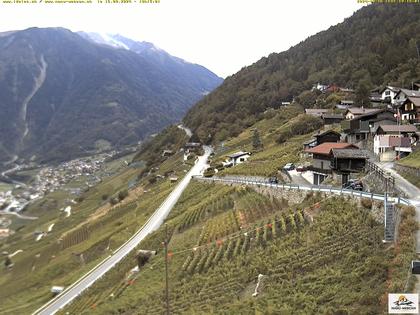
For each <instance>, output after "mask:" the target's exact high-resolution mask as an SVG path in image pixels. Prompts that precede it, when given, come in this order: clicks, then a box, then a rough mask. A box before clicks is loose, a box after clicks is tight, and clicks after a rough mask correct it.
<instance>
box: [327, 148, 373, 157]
mask: <svg viewBox="0 0 420 315" xmlns="http://www.w3.org/2000/svg"><path fill="white" fill-rule="evenodd" d="M332 154H333V156H334V157H335V158H338V159H350V158H351V159H368V158H369V153H368V152H367V151H366V150H360V149H332Z"/></svg>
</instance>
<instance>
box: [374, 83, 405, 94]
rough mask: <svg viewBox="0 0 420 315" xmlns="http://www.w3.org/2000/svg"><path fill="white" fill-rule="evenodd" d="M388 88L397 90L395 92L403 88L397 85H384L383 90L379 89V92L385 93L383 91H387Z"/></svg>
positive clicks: (393, 90)
mask: <svg viewBox="0 0 420 315" xmlns="http://www.w3.org/2000/svg"><path fill="white" fill-rule="evenodd" d="M386 89H389V90H391V91H392V92H395V93H398V92H399V91H400V90H401V88H399V87H395V86H389V85H388V86H386V87H384V88H383V89H382V90H380V91H379V93H381V94H382V93H383V91H385V90H386Z"/></svg>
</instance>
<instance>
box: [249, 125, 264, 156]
mask: <svg viewBox="0 0 420 315" xmlns="http://www.w3.org/2000/svg"><path fill="white" fill-rule="evenodd" d="M252 147H253V148H254V150H255V151H259V150H262V149H263V147H264V146H263V144H262V142H261V138H260V133H259V132H258V129H256V128H255V129H254V133H253V135H252Z"/></svg>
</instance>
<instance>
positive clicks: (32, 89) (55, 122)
mask: <svg viewBox="0 0 420 315" xmlns="http://www.w3.org/2000/svg"><path fill="white" fill-rule="evenodd" d="M86 34H87V33H83V34H80V33H73V32H71V31H69V30H67V29H63V28H45V29H41V28H30V29H26V30H22V31H12V32H5V33H1V34H0V111H1V113H2V115H0V162H4V161H7V160H10V159H13V158H16V156H18V157H19V158H24V159H35V160H38V161H49V160H62V159H70V158H73V157H76V156H78V155H80V154H83V153H84V152H86V151H92V150H95V149H98V148H101V147H104V146H105V147H107V146H119V145H126V144H132V143H136V142H137V141H139V140H141V139H143V138H144V137H145V136H147V135H149V134H151V133H155V132H157V131H159V130H161V129H162V128H163V127H165V126H167V125H168V124H171V123H173V122H176V121H178V120H180V119H181V118H182V117H183V115H184V114H185V113H186V111H187V110H188V109H189V108H190V107H191V106H192V105H193V104H194V103H195V102H197V101H198V100H199V99H200V98H202V97H203V95H205V94H207V93H208V92H209V91H211V90H213V89H214V88H215V87H217V86H218V85H219V84H220V83H221V81H222V79H221V78H219V77H218V76H217V75H215V74H214V73H212V72H211V71H209V70H207V69H206V68H204V67H202V66H199V65H195V64H191V63H188V62H185V61H183V60H182V59H180V58H176V57H173V56H171V55H169V54H168V53H166V52H164V51H163V50H160V49H156V48H155V47H154V45H153V44H151V43H141V42H135V41H131V40H130V39H128V38H124V37H122V36H118V37H117V38H116V39H115V41H116V42H121V43H125V44H124V45H126V47H120V46H118V45H110V44H109V42H108V43H107V42H106V41H104V42H102V43H101V42H100V41H99V40H98V39H97V40H94V39H92V38H93V35H92V36H88V35H86Z"/></svg>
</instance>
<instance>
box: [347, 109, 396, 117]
mask: <svg viewBox="0 0 420 315" xmlns="http://www.w3.org/2000/svg"><path fill="white" fill-rule="evenodd" d="M371 109H373V111H372V112H370V113H367V114H364V115H359V116H357V117H354V118H353V119H352V120H358V119H362V118H366V117H369V116H374V115H377V114H380V113H385V112H390V113H392V114H395V112H394V111H392V110H390V109H388V108H382V109H375V108H371Z"/></svg>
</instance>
